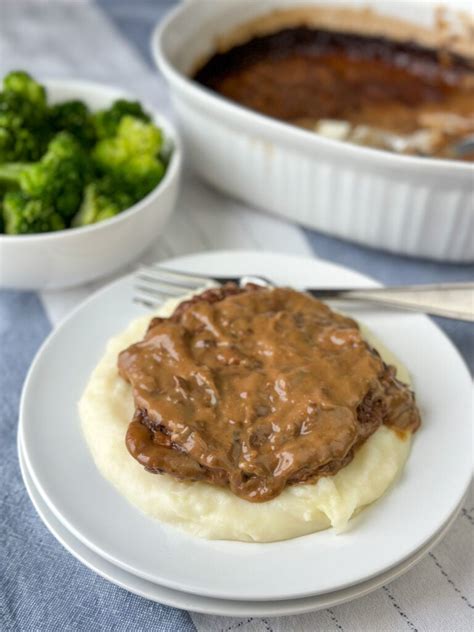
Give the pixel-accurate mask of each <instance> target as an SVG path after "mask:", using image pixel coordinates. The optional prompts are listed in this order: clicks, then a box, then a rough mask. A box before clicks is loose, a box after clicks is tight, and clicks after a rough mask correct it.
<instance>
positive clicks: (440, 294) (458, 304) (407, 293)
mask: <svg viewBox="0 0 474 632" xmlns="http://www.w3.org/2000/svg"><path fill="white" fill-rule="evenodd" d="M305 291H306V292H308V293H309V294H311V295H312V296H314V297H316V298H321V299H333V300H344V301H360V302H369V303H376V304H379V305H388V306H390V307H399V308H400V309H407V310H411V311H416V312H424V313H426V314H432V315H434V316H444V317H445V318H455V319H457V320H466V321H470V322H474V283H438V284H434V285H408V286H398V287H389V288H361V289H354V288H351V289H349V288H340V289H324V288H321V289H307V290H305Z"/></svg>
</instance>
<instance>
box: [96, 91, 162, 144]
mask: <svg viewBox="0 0 474 632" xmlns="http://www.w3.org/2000/svg"><path fill="white" fill-rule="evenodd" d="M124 116H133V117H134V118H136V119H140V120H142V121H145V122H146V123H148V122H149V121H150V120H151V119H150V117H149V116H148V114H147V113H146V112H144V111H143V108H142V106H141V105H140V103H138V101H126V100H125V99H118V100H117V101H115V103H114V104H113V105H112V107H110V108H108V109H107V110H101V111H100V112H96V113H95V114H94V117H93V120H94V125H95V130H96V134H97V137H98V138H111V137H112V136H115V135H116V133H117V129H118V126H119V124H120V121H121V120H122V118H123V117H124Z"/></svg>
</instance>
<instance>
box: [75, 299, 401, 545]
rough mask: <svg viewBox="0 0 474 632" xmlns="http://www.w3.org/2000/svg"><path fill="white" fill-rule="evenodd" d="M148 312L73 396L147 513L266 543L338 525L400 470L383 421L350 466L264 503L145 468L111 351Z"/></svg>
mask: <svg viewBox="0 0 474 632" xmlns="http://www.w3.org/2000/svg"><path fill="white" fill-rule="evenodd" d="M178 302H180V301H169V302H168V303H166V305H164V306H163V307H162V308H161V309H160V310H159V311H158V312H157V315H160V316H169V315H170V314H171V313H172V312H173V310H174V308H175V306H176V304H177V303H178ZM149 321H150V316H149V315H146V316H143V317H141V318H138V319H136V320H135V321H133V322H132V323H131V324H130V325H129V327H128V328H127V329H126V330H125V331H124V332H123V333H121V334H119V335H117V336H115V337H114V338H112V339H111V340H110V341H109V343H108V345H107V349H106V351H105V354H104V356H103V358H102V359H101V361H100V362H99V364H98V365H97V367H96V368H95V369H94V371H93V373H92V375H91V378H90V380H89V383H88V385H87V387H86V389H85V392H84V394H83V396H82V398H81V401H80V403H79V411H80V417H81V422H82V429H83V432H84V436H85V439H86V442H87V444H88V446H89V448H90V450H91V453H92V456H93V458H94V461H95V463H96V465H97V467H98V469H99V471H100V472H101V474H102V475H103V476H104V477H105V478H106V479H107V480H108V481H109V482H110V483H112V485H114V487H115V488H116V489H117V491H118V492H119V493H120V494H122V495H123V496H124V497H125V498H126V499H127V500H128V501H129V502H130V503H132V504H133V505H134V506H135V507H137V508H138V509H140V510H141V511H143V512H144V513H145V514H147V515H149V516H151V517H152V518H156V519H159V520H162V521H164V522H168V523H170V524H174V525H176V526H178V527H180V528H182V529H185V530H186V531H188V532H190V533H192V534H194V535H197V536H200V537H203V538H209V539H226V540H242V541H255V542H271V541H275V540H285V539H288V538H294V537H297V536H300V535H305V534H307V533H312V532H314V531H320V530H322V529H326V528H328V527H329V526H333V527H335V528H336V529H337V530H342V529H344V528H345V527H346V526H347V523H348V521H349V520H350V518H351V517H352V516H353V515H354V514H355V513H356V512H357V511H358V510H360V509H361V508H362V507H364V506H366V505H368V504H370V503H372V502H373V501H374V500H377V498H379V497H380V496H381V495H382V494H383V493H384V492H385V491H386V489H387V488H388V487H389V486H390V484H391V483H392V482H393V481H394V479H395V478H396V477H397V475H398V474H399V472H400V471H401V470H402V468H403V466H404V464H405V461H406V459H407V456H408V453H409V449H410V435H409V434H407V435H406V436H405V437H403V436H402V434H401V433H400V432H398V433H397V432H395V431H393V430H391V429H390V428H388V427H387V426H381V427H380V428H379V429H378V430H377V431H376V432H375V433H374V434H373V435H372V436H371V437H370V438H369V439H368V440H367V441H366V442H365V443H364V444H363V445H362V446H361V448H360V449H359V450H358V451H357V453H356V455H355V457H354V459H353V460H352V462H351V463H349V465H347V466H346V467H344V468H343V469H342V470H340V471H339V472H338V473H337V474H336V475H335V476H329V477H325V478H322V479H320V480H319V481H318V482H317V483H316V484H314V485H295V486H292V487H287V488H286V489H285V490H284V491H283V492H282V493H281V494H280V495H279V496H278V497H276V498H274V499H273V500H270V501H268V502H265V503H250V502H247V501H246V500H243V499H241V498H238V497H237V496H235V495H234V494H232V492H230V491H229V490H228V489H223V488H218V487H214V486H212V485H209V484H207V483H203V482H183V481H178V480H176V479H174V478H173V477H171V476H169V475H167V474H163V475H157V474H151V473H149V472H147V471H146V470H145V469H144V468H143V467H142V466H141V465H139V463H138V462H137V461H135V459H133V458H132V457H131V456H130V455H129V453H128V451H127V449H126V447H125V433H126V430H127V427H128V424H129V422H130V420H131V418H132V415H133V412H134V404H133V398H132V393H131V387H130V385H129V384H127V383H126V382H125V381H124V380H122V379H121V378H120V377H119V375H118V373H117V356H118V354H119V352H120V351H122V350H123V349H125V348H126V347H127V346H129V345H130V344H132V343H133V342H136V341H137V340H139V339H141V338H142V337H143V335H144V333H145V331H146V329H147V326H148V323H149ZM364 333H365V336H366V338H367V339H368V340H370V341H371V343H372V344H373V345H374V346H376V347H377V348H378V350H379V352H380V353H381V355H382V357H383V358H384V360H385V361H386V362H388V363H389V364H393V365H395V366H397V369H398V377H399V378H400V379H401V380H402V381H404V382H408V381H409V378H408V374H407V372H406V370H405V369H403V368H402V367H400V365H399V363H398V362H397V360H396V359H395V358H394V357H393V356H392V355H391V354H390V353H389V352H388V351H386V350H385V349H383V347H381V345H380V344H379V343H378V342H376V341H374V339H373V336H371V335H370V333H368V332H364Z"/></svg>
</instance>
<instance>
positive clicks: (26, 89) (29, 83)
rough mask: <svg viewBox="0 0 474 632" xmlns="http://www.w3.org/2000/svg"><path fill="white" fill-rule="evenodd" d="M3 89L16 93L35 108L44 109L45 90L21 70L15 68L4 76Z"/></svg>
mask: <svg viewBox="0 0 474 632" xmlns="http://www.w3.org/2000/svg"><path fill="white" fill-rule="evenodd" d="M3 91H4V92H6V93H14V94H17V95H18V96H20V97H21V98H22V99H24V100H25V101H27V102H28V103H31V104H32V105H34V106H36V107H37V108H40V109H43V110H44V109H46V90H45V89H44V87H43V86H42V85H40V84H39V83H38V82H37V81H35V80H34V79H33V78H32V77H31V76H30V75H29V74H28V73H27V72H24V71H23V70H15V71H13V72H10V73H9V74H8V75H6V76H5V77H4V79H3Z"/></svg>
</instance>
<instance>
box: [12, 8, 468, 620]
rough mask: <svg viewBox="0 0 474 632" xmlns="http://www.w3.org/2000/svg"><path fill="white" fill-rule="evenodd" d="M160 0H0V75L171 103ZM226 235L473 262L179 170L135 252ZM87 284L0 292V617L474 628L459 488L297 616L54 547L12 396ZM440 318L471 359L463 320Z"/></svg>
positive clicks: (436, 273)
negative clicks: (203, 597) (86, 84)
mask: <svg viewBox="0 0 474 632" xmlns="http://www.w3.org/2000/svg"><path fill="white" fill-rule="evenodd" d="M196 1H198V0H196ZM216 1H217V0H216ZM221 1H223V0H221ZM172 4H173V0H134V1H133V2H132V0H129V1H127V0H97V2H93V1H92V0H91V1H88V0H0V74H1V75H3V74H4V73H5V72H7V71H8V70H10V69H13V68H24V69H28V70H29V71H31V72H32V73H33V74H35V75H37V76H38V77H41V78H45V77H55V78H61V77H68V78H70V77H77V78H85V79H93V80H94V79H95V80H98V81H105V82H108V83H110V84H115V85H118V86H122V87H124V88H126V89H128V90H129V91H130V92H133V93H135V94H136V95H137V97H139V98H142V99H145V100H147V101H149V102H151V103H153V104H154V105H156V106H158V107H159V108H161V109H162V111H164V112H165V113H167V114H169V115H171V116H172V112H171V111H170V106H169V102H168V99H167V95H166V90H165V87H164V85H163V83H162V80H161V78H160V77H159V75H158V73H157V72H156V70H155V69H154V67H153V65H152V61H151V57H150V54H149V50H148V41H149V35H150V33H151V29H152V27H153V25H154V24H155V23H156V22H157V21H158V20H159V19H160V18H161V17H162V15H163V13H164V12H165V11H166V10H167V9H168V8H169V7H170V6H171V5H172ZM225 248H247V249H249V248H253V249H256V250H274V251H281V252H292V253H300V254H311V253H313V254H314V255H315V256H321V257H324V258H327V259H329V260H331V261H334V262H337V263H341V264H344V265H347V266H349V267H351V268H354V269H356V270H359V271H361V272H365V273H367V274H369V275H372V276H374V277H376V278H377V279H378V280H380V281H382V282H384V283H405V282H430V281H457V280H459V281H461V280H468V279H472V278H473V276H474V269H473V267H472V266H458V265H444V264H441V263H433V262H423V261H416V260H413V259H407V258H402V257H397V256H394V255H388V254H386V253H382V252H377V251H373V250H372V251H369V250H367V249H364V248H362V247H358V246H353V245H349V244H346V243H343V242H340V241H339V240H336V239H332V238H330V237H325V236H322V235H319V234H316V233H313V232H310V231H303V230H302V229H299V228H297V227H294V226H291V225H289V224H287V223H285V222H283V221H280V220H277V219H274V218H271V217H269V216H265V215H263V214H259V213H257V212H255V211H254V210H252V209H249V208H243V207H242V206H241V205H240V204H238V203H236V202H235V201H230V200H227V199H225V198H224V197H222V196H221V195H219V194H217V193H215V192H213V191H211V190H210V189H209V188H208V187H206V186H205V185H203V184H201V183H199V182H197V181H196V180H195V179H194V178H193V176H192V175H191V174H189V173H187V174H186V178H185V182H184V188H183V193H182V195H181V197H180V200H179V202H178V209H177V212H176V213H175V215H174V216H173V218H172V220H171V222H170V224H169V225H168V228H167V231H166V234H165V235H164V236H162V237H160V238H159V239H157V242H156V244H155V245H154V246H153V248H152V249H151V250H150V252H148V253H147V254H146V255H145V258H146V259H147V260H152V259H161V258H166V257H169V256H173V255H179V254H184V253H188V252H194V251H198V250H208V249H225ZM97 285H98V284H90V285H88V286H86V287H82V288H78V289H73V290H69V291H64V292H42V293H33V292H15V291H1V292H0V437H1V439H0V630H2V631H3V630H5V631H8V632H10V631H17V630H19V631H25V632H32V631H36V630H38V631H43V630H44V631H46V632H50V631H51V632H53V631H54V632H55V631H56V630H58V631H61V632H62V631H64V632H65V631H69V630H87V631H89V630H90V631H95V630H114V631H115V630H117V631H132V630H133V631H140V630H157V631H160V632H161V631H165V630H172V631H183V632H187V631H188V630H189V631H194V630H198V632H201V631H210V632H211V631H212V632H213V631H215V632H217V631H219V632H224V631H227V632H230V631H231V630H238V632H283V631H285V632H287V631H292V630H294V631H300V630H301V631H306V630H307V631H313V630H324V631H326V630H327V631H335V632H336V631H339V632H343V631H345V632H352V631H356V630H364V631H371V630H373V631H382V632H384V631H391V630H394V631H395V630H396V631H398V630H404V629H407V630H412V631H415V630H419V631H420V632H421V631H422V630H427V631H428V630H429V631H430V632H435V631H438V630H439V631H443V632H448V631H463V630H468V629H472V628H473V624H474V619H473V616H474V595H473V585H474V582H473V548H474V547H473V545H474V543H473V538H472V536H473V526H474V498H473V496H472V495H471V496H470V498H469V499H468V500H467V501H466V504H465V506H464V508H463V510H462V513H461V515H460V516H459V518H458V519H457V521H456V523H455V524H454V526H453V528H452V529H451V531H450V532H449V534H448V535H447V536H446V538H445V539H444V540H443V542H442V543H441V544H439V545H438V546H437V547H436V548H435V550H434V551H433V552H432V553H430V554H429V555H428V556H427V557H426V558H425V559H424V560H423V561H422V562H420V563H419V564H418V565H417V566H416V567H415V568H414V569H412V570H411V571H410V572H409V573H407V574H406V575H405V576H403V577H401V578H400V579H398V580H396V581H394V582H392V583H391V584H390V585H389V586H386V587H384V588H382V589H380V590H378V591H376V592H375V593H373V594H371V595H369V596H367V597H364V598H362V599H360V600H357V601H355V602H352V603H350V604H345V605H341V606H338V607H335V608H332V609H329V610H324V611H321V612H317V613H313V614H308V615H304V616H297V617H290V618H280V619H271V618H252V617H249V618H244V619H233V618H222V617H214V616H207V615H197V614H193V613H187V612H184V611H180V610H176V609H174V608H169V607H166V606H161V605H159V604H156V603H152V602H150V601H147V600H145V599H142V598H140V597H136V596H134V595H132V594H130V593H128V592H126V591H125V590H123V589H121V588H118V587H116V586H114V585H112V584H110V583H108V582H107V581H105V580H104V579H102V578H100V577H98V576H96V575H95V574H94V573H93V572H91V571H90V570H88V569H87V568H85V567H83V566H82V565H81V564H80V563H79V562H77V561H76V560H75V559H74V558H73V557H72V556H71V555H70V554H69V553H67V552H66V551H65V550H64V549H63V548H62V547H61V545H59V544H58V543H57V542H56V540H55V539H54V538H53V537H52V536H51V535H50V534H49V532H48V531H47V530H46V529H45V527H44V526H43V524H42V523H41V521H40V519H39V518H38V517H37V515H36V513H35V511H34V509H33V507H32V506H31V504H30V502H29V500H28V497H27V494H26V491H25V489H24V487H23V484H22V482H21V478H20V473H19V467H18V462H17V457H16V430H17V419H18V402H19V397H20V392H21V387H22V384H23V380H24V377H25V375H26V372H27V370H28V367H29V365H30V363H31V361H32V358H33V356H34V354H35V352H36V350H37V348H38V347H39V345H40V344H41V342H42V340H43V339H44V338H45V336H46V335H47V334H48V333H49V331H50V330H51V328H52V327H54V325H55V324H56V322H57V321H58V319H60V318H61V317H62V316H63V315H64V314H65V313H67V311H68V310H69V309H70V308H71V307H73V306H74V305H75V304H76V303H77V302H78V301H79V300H81V299H82V298H84V297H85V296H87V295H88V294H89V293H90V292H91V291H92V290H93V289H95V287H97ZM439 322H440V325H441V326H442V328H443V329H444V330H445V331H446V333H447V334H448V335H449V336H450V337H451V339H452V340H453V341H454V343H455V344H456V345H457V346H458V348H459V350H460V352H461V353H462V354H463V356H464V358H465V360H466V362H467V363H468V364H469V366H470V367H471V370H472V369H474V348H473V346H474V339H473V327H472V326H470V325H465V324H460V323H455V322H447V321H444V322H443V321H439ZM407 519H409V517H407Z"/></svg>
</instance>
